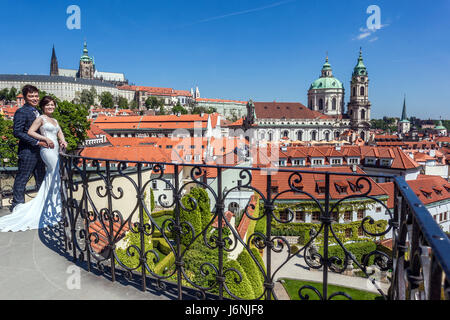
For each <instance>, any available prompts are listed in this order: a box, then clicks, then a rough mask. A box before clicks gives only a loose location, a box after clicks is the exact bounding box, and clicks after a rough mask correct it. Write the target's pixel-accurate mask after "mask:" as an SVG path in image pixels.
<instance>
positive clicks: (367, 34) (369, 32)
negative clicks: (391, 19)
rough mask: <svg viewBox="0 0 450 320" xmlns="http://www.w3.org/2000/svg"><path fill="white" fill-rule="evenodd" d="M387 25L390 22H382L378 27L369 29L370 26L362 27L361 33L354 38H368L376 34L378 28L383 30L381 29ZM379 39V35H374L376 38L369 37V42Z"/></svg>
mask: <svg viewBox="0 0 450 320" xmlns="http://www.w3.org/2000/svg"><path fill="white" fill-rule="evenodd" d="M387 26H389V24H382V25H380V27H379V28H377V29H369V28H362V27H361V28H359V34H358V35H357V36H356V38H353V40H362V39H365V38H368V37H370V36H371V35H373V34H375V33H376V32H377V31H378V30H381V29H383V28H385V27H387ZM377 40H378V37H374V38H371V39H368V41H369V42H374V41H377Z"/></svg>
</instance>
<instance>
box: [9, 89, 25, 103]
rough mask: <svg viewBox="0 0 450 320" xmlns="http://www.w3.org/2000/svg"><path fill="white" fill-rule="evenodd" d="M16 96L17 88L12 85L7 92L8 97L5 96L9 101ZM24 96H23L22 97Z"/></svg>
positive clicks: (13, 99)
mask: <svg viewBox="0 0 450 320" xmlns="http://www.w3.org/2000/svg"><path fill="white" fill-rule="evenodd" d="M16 98H17V89H16V88H14V87H12V88H11V89H10V90H9V92H8V97H7V101H8V102H11V101H15V100H16ZM24 98H25V97H24Z"/></svg>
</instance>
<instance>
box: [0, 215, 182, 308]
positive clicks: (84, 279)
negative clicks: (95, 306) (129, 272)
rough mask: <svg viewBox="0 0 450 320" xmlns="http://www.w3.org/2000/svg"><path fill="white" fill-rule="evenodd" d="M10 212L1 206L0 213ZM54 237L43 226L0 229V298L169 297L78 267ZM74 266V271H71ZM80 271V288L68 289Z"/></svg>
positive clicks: (165, 298) (138, 298)
mask: <svg viewBox="0 0 450 320" xmlns="http://www.w3.org/2000/svg"><path fill="white" fill-rule="evenodd" d="M6 214H9V210H7V209H1V210H0V216H4V215H6ZM55 239H56V237H54V235H53V236H49V235H48V234H44V232H43V231H42V229H40V230H30V231H26V232H8V233H5V232H0V299H2V300H3V299H11V300H22V299H45V300H52V299H58V300H61V299H69V300H99V299H102V300H103V299H105V300H114V299H121V300H124V299H130V300H141V299H146V300H149V299H151V300H168V299H174V298H175V297H176V296H172V295H171V294H170V293H168V292H167V291H164V292H161V291H158V290H157V289H155V286H154V285H153V286H150V285H149V287H150V288H148V289H147V292H142V291H141V290H140V286H139V282H138V280H136V283H130V282H128V283H127V282H126V280H124V279H117V281H116V282H112V281H110V279H109V278H108V276H106V275H98V274H94V273H91V272H87V271H86V270H85V269H84V268H77V267H76V265H75V264H74V263H73V261H72V260H71V259H70V258H68V256H66V255H65V254H64V253H62V252H61V251H60V250H59V249H58V248H57V245H56V244H57V240H55ZM74 270H77V271H74ZM78 271H79V274H80V281H79V283H80V289H70V286H69V287H68V286H67V283H69V285H72V286H73V285H74V284H76V282H74V281H71V280H73V279H74V275H75V274H76V272H78Z"/></svg>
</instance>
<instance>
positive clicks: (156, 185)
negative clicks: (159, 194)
mask: <svg viewBox="0 0 450 320" xmlns="http://www.w3.org/2000/svg"><path fill="white" fill-rule="evenodd" d="M152 188H153V189H158V181H156V180H154V181H152Z"/></svg>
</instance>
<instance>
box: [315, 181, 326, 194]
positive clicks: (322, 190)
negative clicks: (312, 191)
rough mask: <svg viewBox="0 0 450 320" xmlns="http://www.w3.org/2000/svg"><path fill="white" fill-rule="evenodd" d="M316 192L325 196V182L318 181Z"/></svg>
mask: <svg viewBox="0 0 450 320" xmlns="http://www.w3.org/2000/svg"><path fill="white" fill-rule="evenodd" d="M316 192H317V193H318V194H324V193H325V181H317V183H316Z"/></svg>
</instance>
